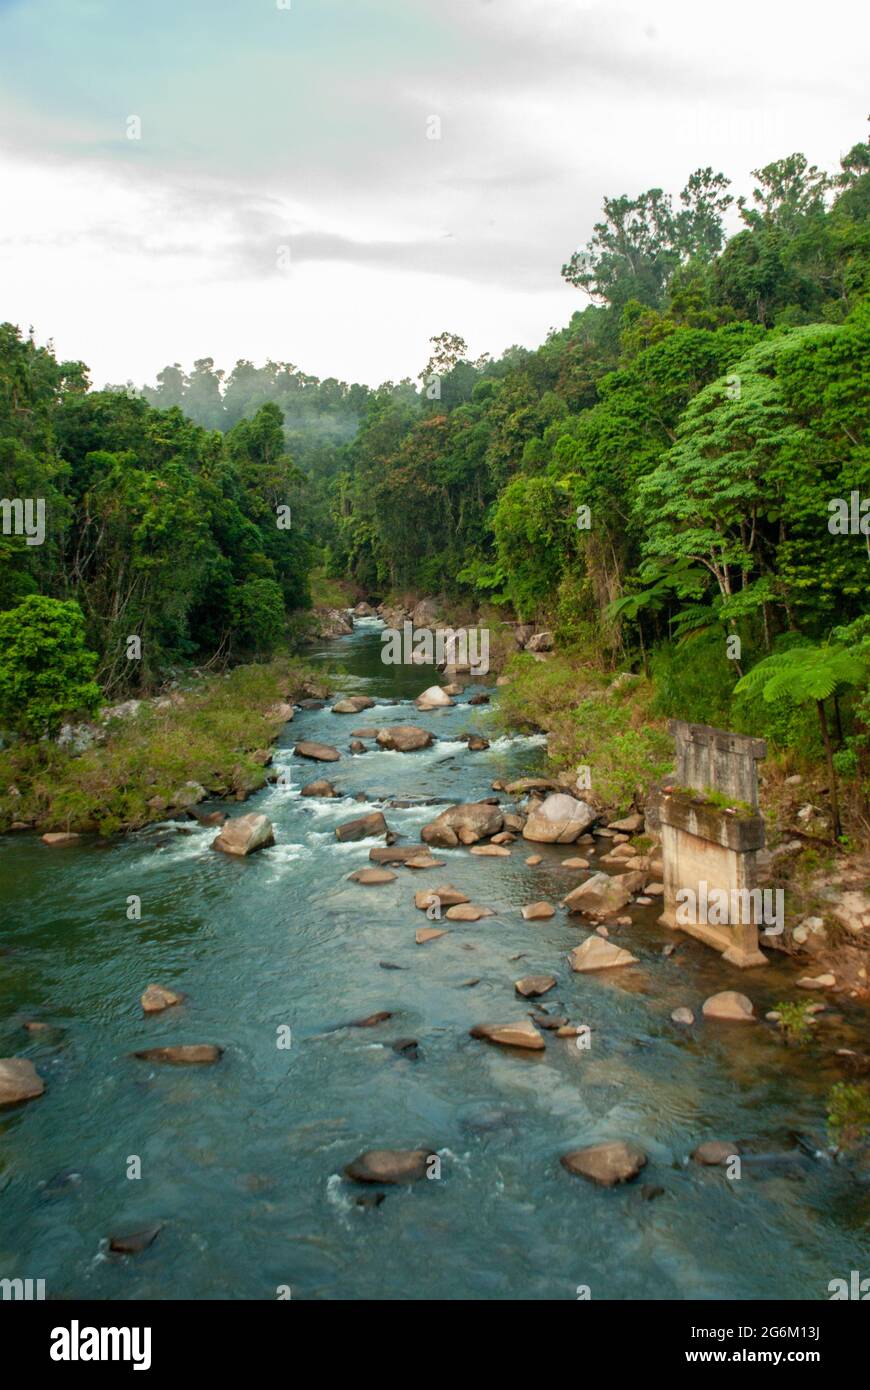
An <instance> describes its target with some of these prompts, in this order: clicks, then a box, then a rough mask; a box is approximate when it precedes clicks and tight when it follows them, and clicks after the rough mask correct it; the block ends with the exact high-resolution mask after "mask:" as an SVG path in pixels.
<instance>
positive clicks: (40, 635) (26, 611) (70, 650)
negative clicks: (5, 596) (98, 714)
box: [0, 594, 100, 737]
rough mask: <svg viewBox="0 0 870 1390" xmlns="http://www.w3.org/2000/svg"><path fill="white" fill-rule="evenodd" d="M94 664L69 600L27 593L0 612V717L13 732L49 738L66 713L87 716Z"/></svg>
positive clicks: (94, 690)
mask: <svg viewBox="0 0 870 1390" xmlns="http://www.w3.org/2000/svg"><path fill="white" fill-rule="evenodd" d="M96 666H97V656H96V653H95V652H92V651H89V650H88V648H87V647H86V646H85V620H84V617H83V615H82V611H81V609H80V608H79V606H78V604H77V603H75V602H74V601H73V600H72V599H69V600H66V601H61V600H59V599H53V598H46V597H45V596H44V595H42V594H30V595H28V597H27V598H26V599H24V601H23V602H22V603H20V604H19V605H18V606H17V608H10V609H7V611H6V612H5V613H0V719H2V720H4V722H6V723H7V724H8V725H9V727H11V728H12V729H14V730H15V732H16V733H20V734H26V735H30V736H34V737H39V736H41V735H43V734H48V735H49V737H53V736H54V735H55V734H56V733H57V731H58V729H59V728H60V725H61V723H62V721H63V719H64V717H65V716H66V715H70V714H75V713H78V712H81V713H84V714H92V713H93V711H94V710H95V709H96V707H97V705H98V704H99V700H100V688H99V686H98V685H97V683H96V682H95V681H94V680H93V675H94V671H95V670H96Z"/></svg>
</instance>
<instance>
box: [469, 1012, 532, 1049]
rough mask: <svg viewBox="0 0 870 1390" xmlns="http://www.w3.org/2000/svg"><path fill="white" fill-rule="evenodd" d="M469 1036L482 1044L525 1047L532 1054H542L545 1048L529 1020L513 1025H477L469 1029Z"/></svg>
mask: <svg viewBox="0 0 870 1390" xmlns="http://www.w3.org/2000/svg"><path fill="white" fill-rule="evenodd" d="M471 1036H472V1037H473V1038H480V1039H482V1040H483V1041H484V1042H491V1043H500V1044H501V1046H502V1047H525V1048H528V1049H529V1050H530V1051H532V1052H542V1051H543V1049H544V1048H545V1047H546V1043H545V1042H544V1039H543V1038H542V1037H541V1034H540V1033H539V1032H538V1030H537V1028H536V1027H535V1025H534V1023H532V1021H531V1019H530V1018H522V1019H519V1020H518V1021H517V1022H515V1023H477V1024H475V1026H474V1027H473V1028H472V1029H471Z"/></svg>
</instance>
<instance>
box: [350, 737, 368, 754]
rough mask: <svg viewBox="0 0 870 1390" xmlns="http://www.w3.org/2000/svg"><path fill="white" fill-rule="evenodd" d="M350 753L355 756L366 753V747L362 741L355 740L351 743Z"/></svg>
mask: <svg viewBox="0 0 870 1390" xmlns="http://www.w3.org/2000/svg"><path fill="white" fill-rule="evenodd" d="M350 751H351V753H353V754H359V753H365V751H366V746H365V744H364V743H363V742H362V740H361V739H358V738H353V739H351V741H350Z"/></svg>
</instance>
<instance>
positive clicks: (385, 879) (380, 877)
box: [348, 869, 396, 883]
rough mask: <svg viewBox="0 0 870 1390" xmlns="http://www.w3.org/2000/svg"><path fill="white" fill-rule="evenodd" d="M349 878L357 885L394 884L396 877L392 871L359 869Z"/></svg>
mask: <svg viewBox="0 0 870 1390" xmlns="http://www.w3.org/2000/svg"><path fill="white" fill-rule="evenodd" d="M348 877H349V878H351V879H353V881H354V882H355V883H392V882H393V880H394V879H395V878H396V875H395V874H394V873H393V871H392V869H357V870H356V872H355V873H352V874H349V875H348Z"/></svg>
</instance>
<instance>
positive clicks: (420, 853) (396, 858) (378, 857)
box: [369, 845, 429, 864]
mask: <svg viewBox="0 0 870 1390" xmlns="http://www.w3.org/2000/svg"><path fill="white" fill-rule="evenodd" d="M428 856H429V850H428V849H427V847H426V846H425V845H375V847H374V848H373V849H370V850H369V859H370V860H371V861H372V863H373V864H405V863H407V861H408V860H409V859H420V858H423V857H427V858H428Z"/></svg>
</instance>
